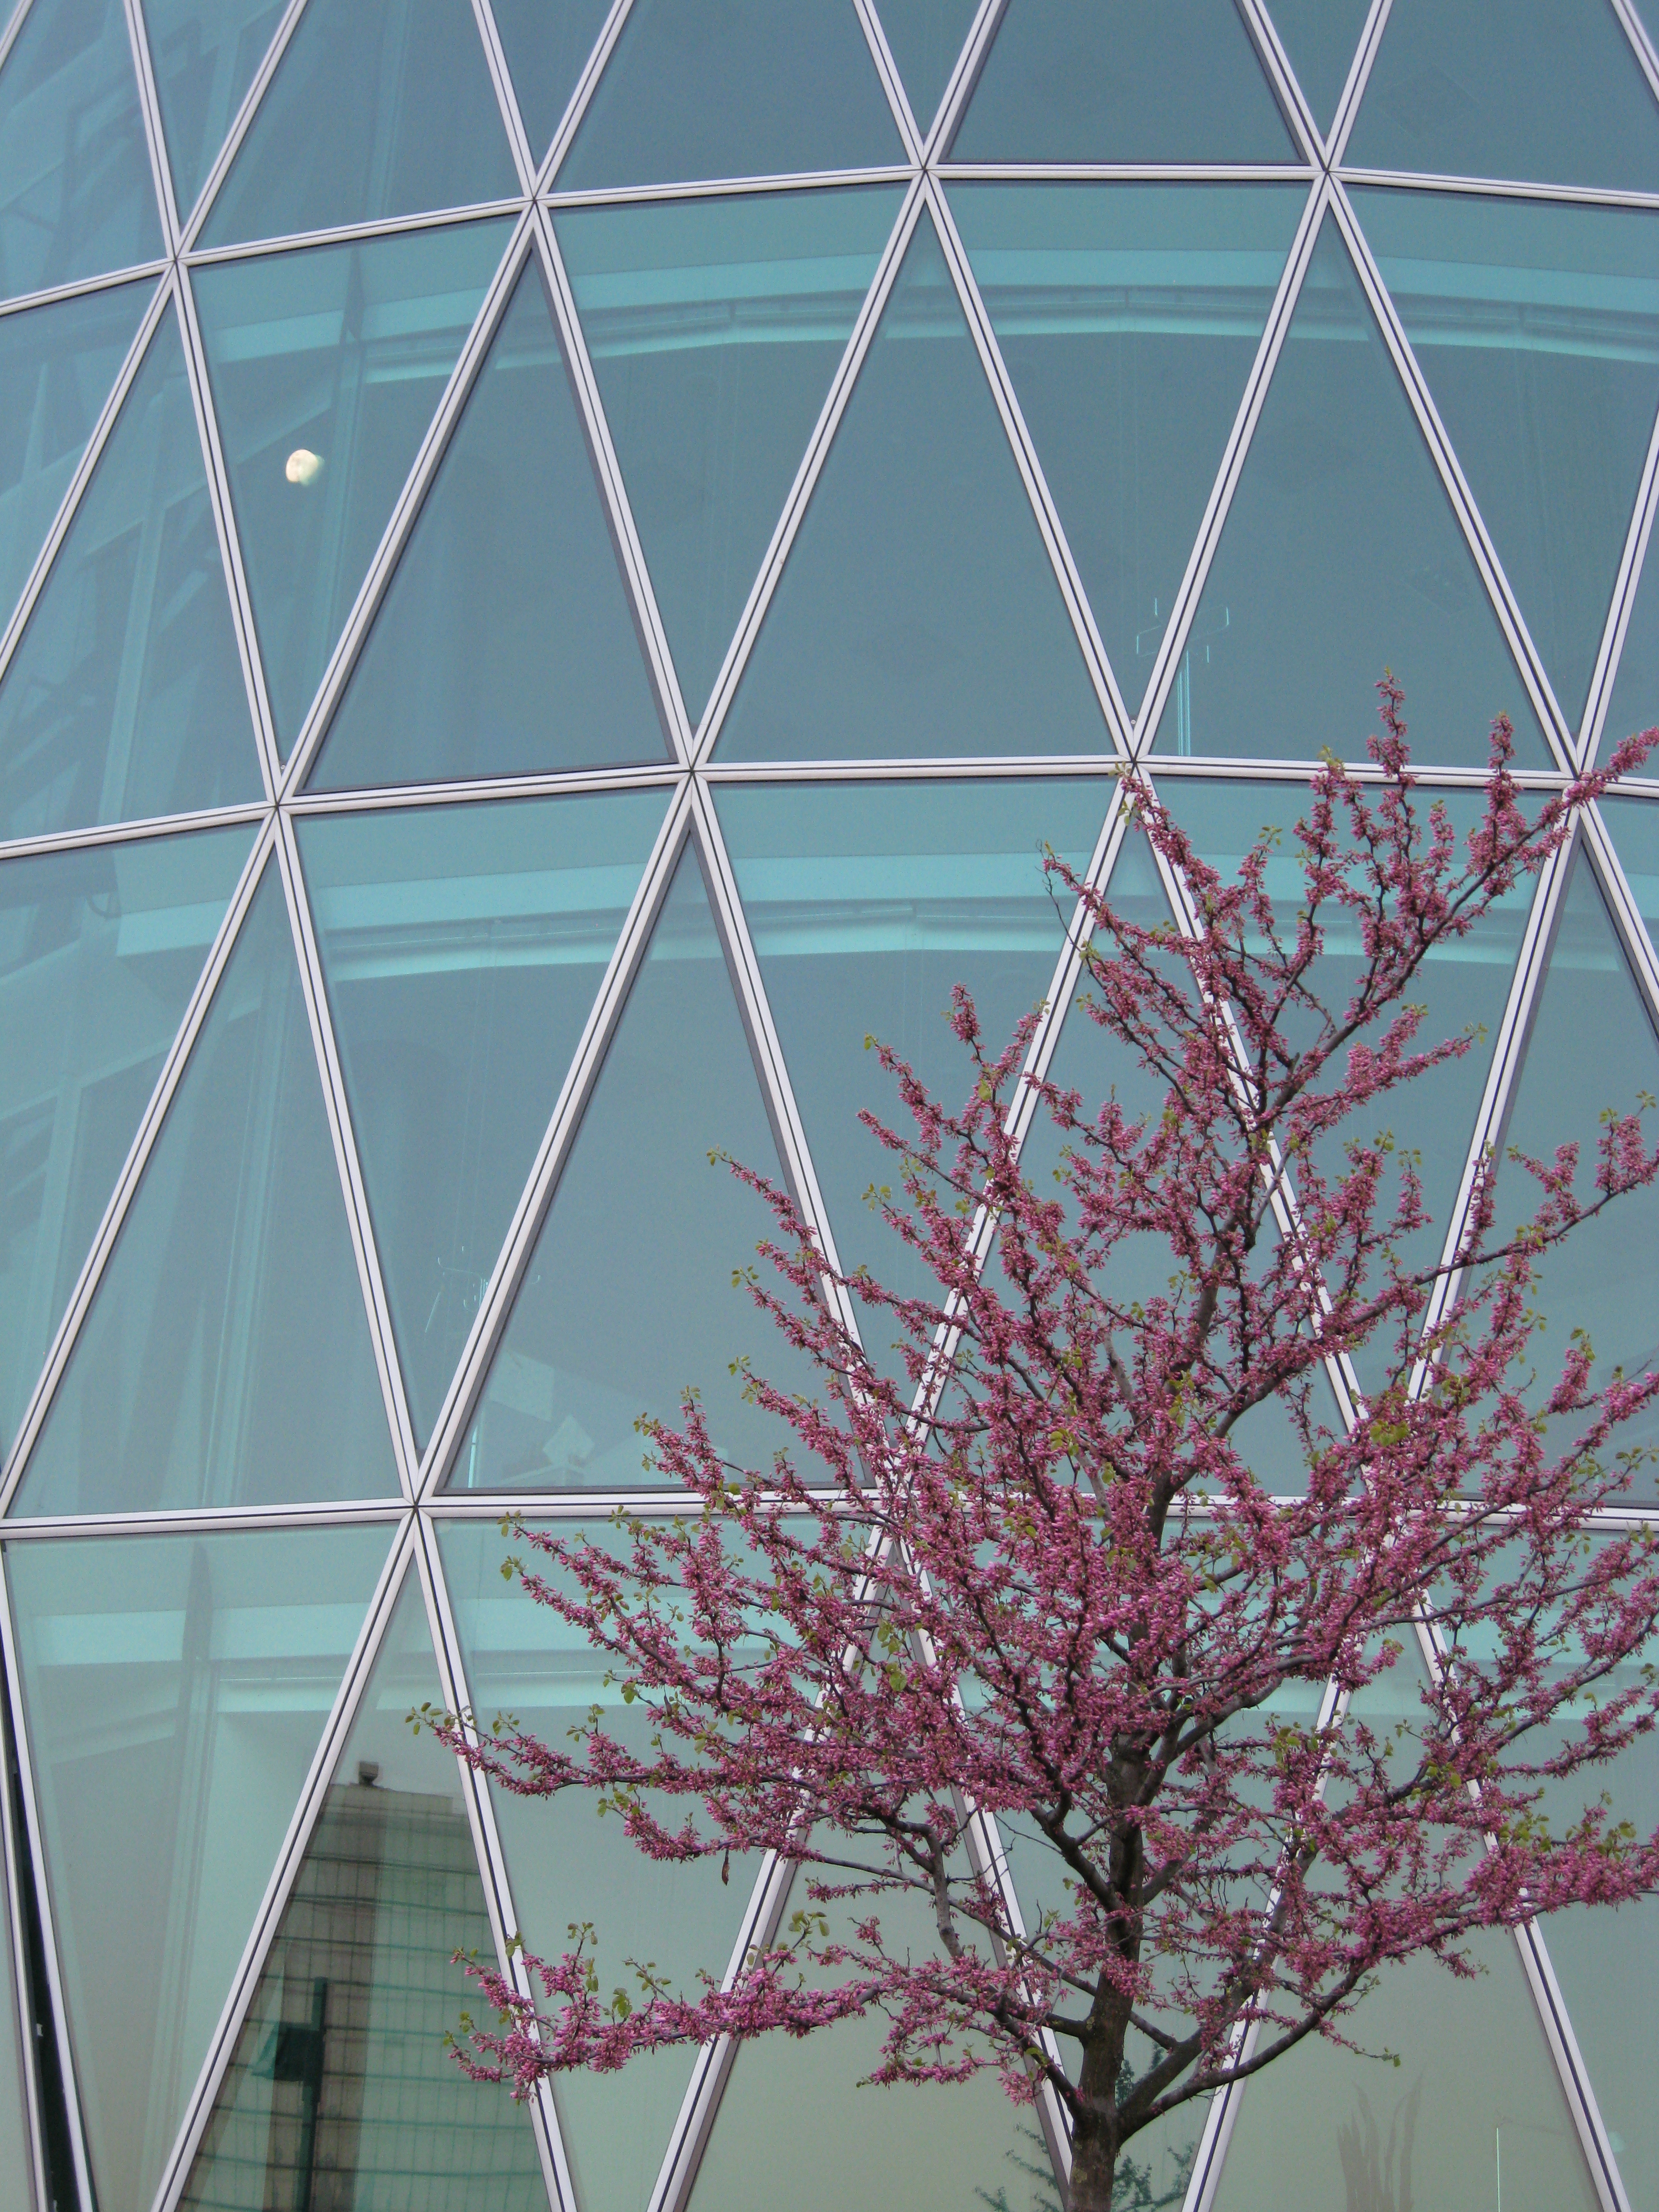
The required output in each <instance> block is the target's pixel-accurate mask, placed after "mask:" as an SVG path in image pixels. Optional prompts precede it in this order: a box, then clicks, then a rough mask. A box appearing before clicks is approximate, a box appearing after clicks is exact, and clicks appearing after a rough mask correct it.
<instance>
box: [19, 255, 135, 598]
mask: <svg viewBox="0 0 1659 2212" xmlns="http://www.w3.org/2000/svg"><path fill="white" fill-rule="evenodd" d="M149 297H150V291H149V286H148V285H147V284H120V285H116V286H115V287H113V288H112V289H111V290H109V291H106V292H88V293H84V294H82V296H81V297H79V298H78V299H69V300H56V301H52V303H51V305H50V306H47V307H35V308H33V309H32V310H31V311H29V312H27V313H23V314H20V315H7V316H6V317H4V318H3V319H0V608H3V610H4V613H3V614H0V621H3V620H4V619H5V615H7V614H9V613H10V611H11V610H12V608H13V607H14V606H15V605H16V603H17V594H18V593H19V592H21V590H22V588H23V586H24V583H25V582H26V581H27V577H28V573H29V570H30V569H31V568H33V566H34V560H35V556H36V555H37V554H38V553H39V552H40V547H41V544H42V542H43V541H44V539H45V538H46V531H47V529H48V527H49V526H50V525H51V522H52V517H53V516H54V515H55V514H56V513H57V512H58V507H60V506H61V505H62V503H63V498H64V493H65V492H66V491H67V490H68V489H69V484H70V477H72V476H73V475H74V474H75V471H76V466H77V465H79V462H80V459H81V456H82V453H84V452H85V451H86V445H87V440H88V436H89V435H91V431H92V426H93V424H94V422H96V421H97V419H98V416H99V414H100V410H102V407H103V404H104V402H105V400H106V398H108V396H109V388H110V386H111V385H112V383H113V382H114V381H115V372H116V370H117V369H118V368H119V367H120V366H121V362H122V361H123V359H124V358H125V354H126V350H127V348H128V347H129V346H130V345H131V343H132V340H133V335H134V333H135V332H136V331H137V328H138V319H139V317H140V316H141V315H142V314H143V311H144V307H145V306H146V304H147V303H148V301H149Z"/></svg>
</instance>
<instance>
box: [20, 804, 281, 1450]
mask: <svg viewBox="0 0 1659 2212" xmlns="http://www.w3.org/2000/svg"><path fill="white" fill-rule="evenodd" d="M252 842H253V832H252V829H210V830H204V831H202V832H200V833H199V834H198V835H197V836H193V837H160V838H155V839H146V840H145V841H144V842H142V843H139V844H133V845H100V846H94V847H93V848H89V849H88V850H87V851H85V852H80V853H53V854H46V855H42V856H41V857H40V859H38V860H9V861H7V862H6V863H5V865H4V866H0V1033H3V1035H4V1036H5V1039H6V1051H5V1053H4V1054H3V1055H0V1224H3V1231H0V1435H3V1436H4V1437H6V1438H8V1439H9V1437H10V1436H11V1433H12V1431H13V1429H14V1428H15V1425H16V1423H17V1420H18V1418H19V1416H20V1415H21V1413H22V1410H23V1407H24V1404H25V1402H26V1401H27V1397H28V1395H29V1392H30V1390H31V1389H33V1384H34V1379H35V1376H36V1375H37V1374H38V1373H39V1372H40V1363H41V1361H42V1360H43V1359H44V1358H45V1357H46V1348H47V1346H48V1345H49V1344H50V1343H51V1341H52V1334H53V1332H54V1330H55V1329H56V1328H57V1327H58V1322H59V1320H60V1319H61V1317H62V1316H63V1311H64V1306H65V1305H66V1304H68V1302H69V1296H70V1291H71V1290H72V1289H73V1288H74V1286H75V1281H76V1277H77V1276H78V1275H79V1273H80V1272H81V1268H82V1264H83V1263H84V1261H85V1260H86V1256H87V1252H88V1248H89V1247H90V1245H91V1243H92V1239H93V1237H94V1233H95V1231H96V1230H97V1226H98V1223H99V1221H100V1218H101V1217H102V1215H103V1211H104V1208H105V1206H106V1205H107V1204H108V1202H109V1199H110V1194H111V1193H112V1191H113V1190H114V1188H115V1183H116V1178H117V1177H118V1175H119V1173H120V1170H121V1163H122V1161H123V1160H124V1159H125V1158H126V1155H127V1150H128V1147H129V1146H131V1142H132V1139H133V1135H134V1133H135V1132H136V1130H137V1127H138V1123H139V1121H140V1119H141V1117H142V1116H143V1111H144V1108H145V1106H146V1104H147V1103H149V1095H150V1093H151V1091H153V1090H154V1088H155V1079H156V1077H157V1076H158V1075H159V1074H160V1073H161V1061H162V1060H163V1058H164V1057H165V1055H166V1053H167V1048H168V1046H169V1045H171V1043H172V1042H173V1036H174V1034H175V1032H176V1031H177V1030H178V1027H179V1022H180V1020H181V1019H182V1018H183V1016H184V1011H185V1005H186V1003H187V1001H188V1000H189V998H190V994H191V990H192V989H193V988H194V987H195V983H196V979H197V975H198V973H199V972H200V969H201V965H202V962H203V960H204V957H206V953H207V949H208V946H209V945H210V944H211V943H212V941H213V938H214V935H215V933H216V931H217V929H218V927H219V925H220V922H221V921H222V920H223V918H224V911H225V907H226V905H227V903H228V901H229V897H230V894H231V891H232V890H233V889H234V886H235V883H236V878H237V877H238V876H239V875H240V873H241V870H242V864H243V862H244V861H245V860H246V858H247V854H248V848H249V847H250V846H251V845H252Z"/></svg>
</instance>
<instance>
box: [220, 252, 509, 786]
mask: <svg viewBox="0 0 1659 2212" xmlns="http://www.w3.org/2000/svg"><path fill="white" fill-rule="evenodd" d="M507 228H508V226H507V224H505V223H503V222H480V223H467V224H463V225H461V226H459V228H455V229H440V230H422V231H416V232H412V233H410V234H408V235H407V236H402V237H392V238H380V239H372V240H365V241H364V242H362V243H361V244H358V245H352V246H315V247H313V248H311V249H309V250H308V251H305V252H297V253H285V254H279V255H276V256H273V257H272V258H270V259H266V260H257V261H230V262H221V263H220V264H217V265H216V266H213V267H209V268H205V269H200V270H197V271H196V273H195V276H194V277H193V279H192V283H193V288H194V291H195V295H196V303H197V311H198V313H199V315H200V318H201V325H202V337H203V342H204V345H205V347H206V349H207V359H208V371H209V374H210V379H211V381H212V385H213V394H214V400H215V403H216V410H217V413H218V418H219V433H220V436H221V438H222V441H223V443H224V449H225V459H226V462H227V464H228V468H229V471H230V487H231V493H232V496H233V498H234V501H235V503H236V514H237V521H238V524H239V526H240V535H241V543H242V558H243V561H244V563H245V565H246V569H247V577H248V589H249V591H250V592H251V594H252V600H253V616H254V620H255V622H256V623H258V630H259V641H260V646H261V650H262V653H263V656H264V669H265V683H266V685H267V687H268V689H269V690H270V702H271V709H272V712H273V714H275V716H276V733H277V738H278V741H279V743H280V744H282V746H283V750H284V752H286V750H287V749H288V748H289V746H290V745H291V744H293V742H294V738H295V734H296V732H298V729H299V726H300V723H301V720H302V719H303V717H304V714H305V711H306V709H307V707H308V706H309V705H310V704H311V700H312V696H313V693H314V692H315V690H316V689H317V684H318V680H319V678H320V677H321V675H322V672H323V670H324V667H325V665H326V663H327V660H328V657H329V654H330V653H331V651H332V649H333V646H334V641H335V639H336V637H337V635H338V634H339V630H340V627H341V625H342V623H343V622H344V620H345V617H346V615H347V613H348V611H349V609H350V606H351V604H352V601H353V600H354V599H356V596H357V591H358V587H359V586H360V585H361V584H362V579H363V572H364V570H365V569H366V568H368V562H369V557H370V556H371V555H372V554H373V552H374V549H375V547H376V546H377V545H378V544H379V543H380V536H381V533H382V532H383V531H384V530H385V528H386V522H387V520H388V519H389V517H390V515H391V513H392V506H393V504H394V503H395V501H396V500H397V497H398V493H399V492H400V491H401V490H402V489H403V485H404V478H405V477H407V475H408V474H409V470H410V463H411V462H412V461H413V460H414V459H415V456H416V453H417V452H418V451H419V448H420V445H421V441H422V438H423V437H424V436H425V435H426V429H427V425H428V422H430V420H431V418H432V415H433V412H434V410H435V408H436V406H437V404H438V401H439V399H440V398H441V397H442V394H443V390H444V386H445V385H446V384H447V382H448V380H449V375H450V372H451V370H452V369H453V368H454V366H455V358H456V356H457V355H458V354H459V351H460V349H461V345H462V342H463V340H464V339H465V336H466V333H467V331H468V329H469V328H470V327H471V322H472V319H473V317H474V316H475V315H476V314H477V311H478V307H479V306H480V304H481V303H482V301H483V295H484V288H485V286H486V285H487V284H488V283H489V279H490V277H491V276H492V275H493V274H494V272H495V264H496V262H497V261H498V260H499V258H500V257H501V248H502V247H503V246H504V245H505V244H506V242H507Z"/></svg>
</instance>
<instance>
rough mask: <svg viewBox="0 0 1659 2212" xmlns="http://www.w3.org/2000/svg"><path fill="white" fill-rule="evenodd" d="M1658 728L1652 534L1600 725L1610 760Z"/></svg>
mask: <svg viewBox="0 0 1659 2212" xmlns="http://www.w3.org/2000/svg"><path fill="white" fill-rule="evenodd" d="M1656 722H1659V530H1654V531H1651V532H1650V533H1649V537H1648V544H1647V553H1646V557H1645V558H1644V562H1643V563H1642V574H1641V578H1640V580H1639V581H1638V584H1637V586H1636V598H1635V600H1634V602H1633V604H1632V607H1631V611H1630V623H1629V625H1628V627H1627V628H1626V631H1625V642H1624V647H1623V649H1622V651H1621V652H1620V656H1619V672H1618V674H1617V675H1616V676H1615V677H1614V678H1613V696H1612V697H1611V698H1610V699H1609V700H1608V702H1607V716H1606V719H1605V720H1604V721H1603V723H1602V725H1601V758H1602V759H1603V760H1605V759H1606V758H1607V755H1608V754H1609V753H1610V752H1611V751H1612V750H1613V747H1614V746H1615V745H1616V744H1620V742H1621V740H1622V739H1624V738H1629V737H1633V736H1634V735H1635V733H1636V732H1637V731H1638V730H1650V729H1651V728H1652V727H1653V726H1654V724H1655V723H1656Z"/></svg>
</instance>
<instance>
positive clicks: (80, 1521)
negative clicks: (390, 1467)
mask: <svg viewBox="0 0 1659 2212" xmlns="http://www.w3.org/2000/svg"><path fill="white" fill-rule="evenodd" d="M408 1510H409V1505H408V1501H407V1499H405V1498H344V1499H340V1500H338V1501H336V1500H333V1499H330V1500H328V1501H327V1502H325V1503H320V1504H307V1505H183V1506H171V1507H166V1508H164V1509H163V1510H161V1511H160V1512H157V1513H146V1512H143V1511H142V1510H140V1511H135V1512H129V1513H59V1514H52V1515H43V1516H40V1518H39V1519H34V1518H31V1519H28V1520H21V1519H19V1520H15V1521H8V1522H5V1524H4V1526H3V1528H0V1541H4V1542H6V1543H8V1544H10V1543H14V1542H23V1543H29V1542H45V1541H47V1540H49V1539H51V1538H53V1537H58V1536H100V1537H102V1536H167V1535H180V1534H182V1535H220V1536H231V1535H235V1534H239V1533H240V1532H241V1531H244V1530H246V1529H250V1528H363V1527H367V1526H368V1524H369V1523H370V1522H381V1521H384V1522H386V1523H388V1525H389V1524H390V1523H391V1522H393V1521H400V1520H401V1519H402V1518H403V1516H404V1514H405V1513H406V1512H407V1511H408ZM497 1510H498V1511H499V1510H500V1509H499V1508H497Z"/></svg>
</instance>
